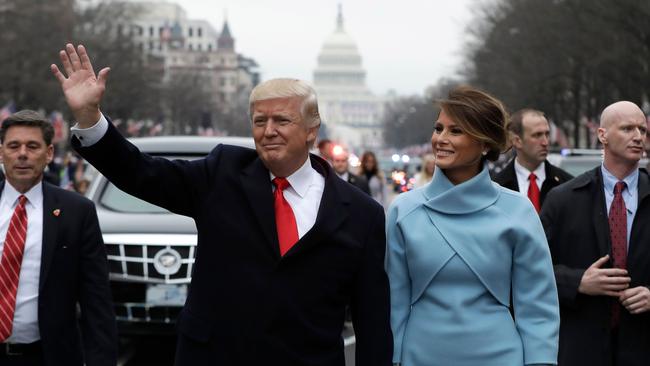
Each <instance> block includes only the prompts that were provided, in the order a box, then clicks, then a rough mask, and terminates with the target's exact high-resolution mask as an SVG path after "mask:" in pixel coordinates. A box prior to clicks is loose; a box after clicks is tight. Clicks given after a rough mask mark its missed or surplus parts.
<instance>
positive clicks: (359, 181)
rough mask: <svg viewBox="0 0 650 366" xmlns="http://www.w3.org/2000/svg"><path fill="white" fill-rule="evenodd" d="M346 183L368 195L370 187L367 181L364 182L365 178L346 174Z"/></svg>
mask: <svg viewBox="0 0 650 366" xmlns="http://www.w3.org/2000/svg"><path fill="white" fill-rule="evenodd" d="M348 183H350V184H352V185H353V186H355V187H357V188H359V189H360V190H362V191H363V192H365V193H366V194H368V195H370V187H369V186H368V181H367V180H366V178H363V177H360V176H358V175H354V174H352V173H350V172H348Z"/></svg>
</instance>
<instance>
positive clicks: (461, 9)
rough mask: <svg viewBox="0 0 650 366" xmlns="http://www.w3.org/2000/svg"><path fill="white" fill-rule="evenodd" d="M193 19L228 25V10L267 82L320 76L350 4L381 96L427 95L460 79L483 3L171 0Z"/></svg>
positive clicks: (241, 48) (348, 24) (350, 19)
mask: <svg viewBox="0 0 650 366" xmlns="http://www.w3.org/2000/svg"><path fill="white" fill-rule="evenodd" d="M167 1H169V2H176V3H178V4H180V5H181V6H182V7H183V8H185V10H186V11H187V15H188V17H190V18H195V19H205V20H208V21H209V22H210V23H211V24H213V25H214V26H215V27H216V28H217V30H221V26H222V22H223V19H224V12H227V17H228V22H229V24H230V30H231V32H232V35H233V36H234V37H235V42H236V43H235V47H236V49H237V51H238V52H240V53H242V54H244V55H246V56H248V57H252V58H254V59H255V60H256V61H257V62H258V63H259V64H260V71H261V73H262V78H263V79H264V80H266V79H270V78H273V77H283V76H286V77H297V78H300V79H304V80H307V81H311V80H312V73H313V70H314V68H315V67H316V57H317V56H318V53H319V52H320V49H321V47H322V44H323V42H324V41H325V39H326V38H327V36H328V35H330V34H331V33H332V32H333V31H334V29H335V25H336V13H337V4H338V3H339V2H341V3H342V5H343V17H344V19H345V30H346V32H347V33H348V34H349V35H350V36H351V37H352V38H353V39H354V40H355V41H356V42H357V46H358V47H359V50H360V52H361V56H362V58H363V66H364V67H365V69H366V72H367V73H366V75H367V77H366V82H367V84H368V86H369V87H370V89H371V90H372V91H373V92H375V93H377V94H384V93H385V92H387V91H388V90H389V89H394V90H395V91H396V92H397V93H399V94H421V93H422V92H423V91H424V89H425V88H426V87H427V86H429V85H431V84H434V83H435V82H436V81H437V80H438V79H439V78H441V77H445V76H453V75H454V72H455V71H456V70H458V65H459V63H460V61H461V56H462V52H463V51H462V47H463V45H464V43H465V41H466V36H465V28H466V25H467V23H468V22H469V21H470V20H471V14H472V12H471V9H470V7H472V6H474V4H475V3H476V0H455V1H450V0H448V1H442V0H354V1H351V0H220V1H207V0H167Z"/></svg>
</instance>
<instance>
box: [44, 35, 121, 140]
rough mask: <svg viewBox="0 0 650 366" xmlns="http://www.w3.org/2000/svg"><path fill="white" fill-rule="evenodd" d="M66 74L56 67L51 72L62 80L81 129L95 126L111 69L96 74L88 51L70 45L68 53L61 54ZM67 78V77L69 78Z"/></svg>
mask: <svg viewBox="0 0 650 366" xmlns="http://www.w3.org/2000/svg"><path fill="white" fill-rule="evenodd" d="M59 57H60V58H61V65H62V66H63V71H64V72H65V74H64V72H61V70H59V67H58V66H57V65H56V64H52V65H51V66H50V69H51V70H52V73H53V74H54V76H55V77H56V78H57V80H59V83H60V84H61V89H62V90H63V94H64V95H65V100H66V102H67V103H68V106H69V107H70V109H71V110H72V114H73V115H74V117H75V119H76V121H77V123H78V124H79V127H81V128H88V127H92V126H93V125H94V124H95V123H96V122H97V121H98V120H99V118H100V113H101V112H100V111H99V103H100V101H101V99H102V96H103V95H104V90H105V89H106V80H107V77H108V72H109V71H110V69H109V68H108V67H106V68H103V69H101V70H100V71H99V73H98V74H97V75H95V71H94V70H93V65H92V64H91V62H90V58H89V57H88V53H86V48H85V47H84V46H83V45H79V46H77V49H76V50H75V48H74V46H73V45H72V44H70V43H68V44H67V45H66V46H65V50H61V51H60V52H59ZM66 76H67V77H66Z"/></svg>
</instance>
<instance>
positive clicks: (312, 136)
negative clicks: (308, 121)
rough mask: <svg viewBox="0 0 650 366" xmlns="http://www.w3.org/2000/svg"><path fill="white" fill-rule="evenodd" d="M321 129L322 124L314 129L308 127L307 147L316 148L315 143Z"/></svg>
mask: <svg viewBox="0 0 650 366" xmlns="http://www.w3.org/2000/svg"><path fill="white" fill-rule="evenodd" d="M319 129H320V124H318V125H316V126H313V127H307V146H314V142H316V138H317V137H318V130H319Z"/></svg>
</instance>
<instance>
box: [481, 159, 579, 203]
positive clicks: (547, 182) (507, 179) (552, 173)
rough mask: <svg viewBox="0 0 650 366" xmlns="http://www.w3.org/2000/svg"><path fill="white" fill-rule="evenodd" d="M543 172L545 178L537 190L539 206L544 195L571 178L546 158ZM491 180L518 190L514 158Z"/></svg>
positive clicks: (543, 199)
mask: <svg viewBox="0 0 650 366" xmlns="http://www.w3.org/2000/svg"><path fill="white" fill-rule="evenodd" d="M544 172H545V173H546V179H544V183H542V188H541V189H540V190H539V205H540V207H541V206H543V205H544V201H545V200H546V195H547V194H548V192H549V191H550V190H551V189H553V188H555V187H557V186H559V185H560V184H562V183H564V182H568V181H570V180H571V179H573V176H572V175H571V174H569V173H567V172H565V171H564V170H562V169H560V168H558V167H556V166H555V165H552V164H551V163H549V162H548V161H547V160H545V161H544ZM493 180H494V181H495V182H497V183H499V184H500V185H501V186H502V187H505V188H508V189H512V190H513V191H517V192H519V183H518V182H517V173H516V172H515V159H514V158H513V159H512V160H511V161H510V163H508V165H506V167H505V168H503V170H502V171H501V172H499V174H497V175H496V176H495V177H494V179H493Z"/></svg>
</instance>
